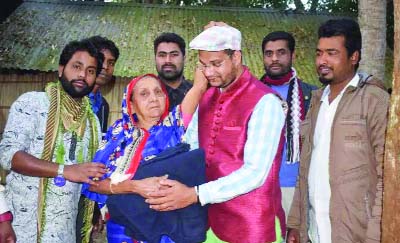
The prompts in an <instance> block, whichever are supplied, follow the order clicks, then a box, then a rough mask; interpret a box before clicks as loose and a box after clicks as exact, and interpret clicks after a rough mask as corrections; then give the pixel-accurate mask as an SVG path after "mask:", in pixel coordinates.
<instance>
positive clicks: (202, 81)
mask: <svg viewBox="0 0 400 243" xmlns="http://www.w3.org/2000/svg"><path fill="white" fill-rule="evenodd" d="M193 87H194V88H195V89H197V90H198V91H200V92H201V94H203V93H204V92H206V90H207V88H208V80H207V79H206V76H204V73H203V71H201V68H198V67H197V68H196V70H195V72H194V80H193Z"/></svg>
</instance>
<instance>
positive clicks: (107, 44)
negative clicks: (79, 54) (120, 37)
mask: <svg viewBox="0 0 400 243" xmlns="http://www.w3.org/2000/svg"><path fill="white" fill-rule="evenodd" d="M88 40H89V41H90V42H92V43H93V45H94V46H95V47H96V48H97V49H98V50H99V51H102V50H109V51H110V52H111V54H112V55H113V56H114V58H115V61H116V60H118V57H119V49H118V47H117V46H116V45H115V43H114V42H113V41H112V40H109V39H107V38H106V37H103V36H99V35H95V36H92V37H89V38H88Z"/></svg>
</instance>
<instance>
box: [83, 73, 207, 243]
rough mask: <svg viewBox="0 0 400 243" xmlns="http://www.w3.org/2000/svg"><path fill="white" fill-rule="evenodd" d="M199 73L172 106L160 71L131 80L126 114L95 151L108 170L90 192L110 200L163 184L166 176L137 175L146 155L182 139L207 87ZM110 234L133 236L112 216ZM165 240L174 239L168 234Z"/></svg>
mask: <svg viewBox="0 0 400 243" xmlns="http://www.w3.org/2000/svg"><path fill="white" fill-rule="evenodd" d="M196 77H199V75H196ZM200 77H201V76H200ZM197 79H200V80H199V81H195V83H194V86H193V88H192V89H191V90H189V92H188V94H187V95H186V97H185V99H184V100H183V102H182V105H181V106H177V107H175V108H174V109H173V110H172V111H171V112H168V106H169V102H168V95H167V92H166V90H165V87H164V86H163V84H162V83H161V81H160V80H159V79H158V78H157V77H156V76H154V75H152V74H146V75H143V76H140V77H137V78H134V79H133V80H132V81H131V82H130V83H129V84H128V86H127V87H126V89H125V92H124V97H123V101H122V118H121V119H118V120H117V121H116V122H115V123H114V124H113V125H112V126H111V127H110V128H109V130H108V132H107V134H106V137H105V140H104V141H103V143H102V144H101V146H100V148H99V150H98V151H97V153H96V155H95V157H94V161H96V162H102V163H104V164H105V165H106V168H107V173H106V175H104V176H103V177H102V178H100V180H101V181H100V182H99V185H98V186H91V187H89V185H84V186H83V189H82V193H83V194H84V195H86V196H87V197H88V198H90V199H92V200H94V201H97V202H99V204H104V203H105V202H106V199H107V194H131V193H135V194H139V195H141V196H142V197H146V194H147V193H148V192H150V191H154V190H157V189H158V187H159V183H158V181H159V180H160V179H162V178H163V177H150V178H146V179H142V180H132V177H133V176H134V174H135V172H136V170H137V168H138V166H139V164H140V163H141V161H143V160H144V159H148V158H152V157H154V156H156V155H157V154H159V153H160V152H162V151H164V150H165V149H166V148H169V147H173V146H175V145H177V144H179V143H181V142H182V137H183V135H184V132H185V127H186V126H187V124H188V122H189V120H190V119H191V115H192V114H193V113H194V111H195V109H196V107H197V104H198V102H199V100H200V98H201V95H202V94H203V93H204V91H205V90H206V88H207V81H206V80H205V79H201V78H197ZM195 80H196V78H195ZM164 178H165V177H164ZM107 238H108V242H109V243H122V242H133V241H132V240H131V238H130V237H128V236H126V235H125V234H124V227H123V226H121V225H118V224H116V223H115V222H113V221H112V220H109V221H108V222H107ZM160 242H163V243H167V242H173V241H172V240H171V239H170V238H169V237H168V236H165V235H164V236H162V238H161V241H160Z"/></svg>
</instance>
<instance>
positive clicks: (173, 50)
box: [154, 33, 192, 111]
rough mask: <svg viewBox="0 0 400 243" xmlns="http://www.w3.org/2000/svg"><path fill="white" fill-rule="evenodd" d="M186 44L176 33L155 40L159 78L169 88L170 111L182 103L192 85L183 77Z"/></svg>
mask: <svg viewBox="0 0 400 243" xmlns="http://www.w3.org/2000/svg"><path fill="white" fill-rule="evenodd" d="M185 48H186V44H185V41H184V40H183V38H182V37H180V36H179V35H177V34H175V33H162V34H161V35H160V36H158V37H157V38H156V39H155V40H154V55H155V62H156V69H157V73H158V77H159V78H160V79H161V80H162V81H163V83H164V84H165V87H166V88H167V92H168V98H169V110H170V111H171V110H172V108H173V107H175V106H176V105H179V104H180V103H182V100H183V98H184V97H185V95H186V93H187V92H188V91H189V89H190V88H191V87H192V84H191V83H190V82H189V81H188V80H186V79H185V77H184V76H183V69H184V65H185Z"/></svg>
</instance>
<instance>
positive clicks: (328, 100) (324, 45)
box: [287, 19, 389, 243]
mask: <svg viewBox="0 0 400 243" xmlns="http://www.w3.org/2000/svg"><path fill="white" fill-rule="evenodd" d="M318 38H319V40H318V47H317V49H316V60H315V64H316V68H317V72H318V75H319V79H320V81H321V83H322V84H324V85H325V86H324V87H323V88H321V89H319V90H318V91H316V92H314V94H313V97H312V100H311V106H310V107H311V108H310V110H309V111H308V114H307V117H306V119H305V120H304V122H303V123H302V127H301V134H302V142H303V144H302V150H301V158H300V164H301V166H300V172H299V181H298V183H297V186H296V191H295V195H294V200H293V204H292V208H291V210H290V214H289V217H288V227H289V228H291V230H289V232H288V239H287V242H292V243H294V242H302V243H305V242H308V240H311V241H312V242H313V243H330V242H332V243H342V242H380V237H381V216H382V189H383V182H382V169H383V168H382V167H383V152H384V143H385V131H386V123H387V113H388V106H389V95H388V93H387V92H386V90H385V88H384V86H383V84H382V82H380V81H379V80H376V79H374V78H372V77H367V78H365V77H362V76H360V75H359V74H357V73H356V71H357V68H358V64H359V62H360V59H361V43H362V42H361V32H360V27H359V25H358V24H357V22H355V21H354V20H352V19H335V20H328V21H327V22H325V23H324V24H322V25H321V26H320V28H319V30H318Z"/></svg>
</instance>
